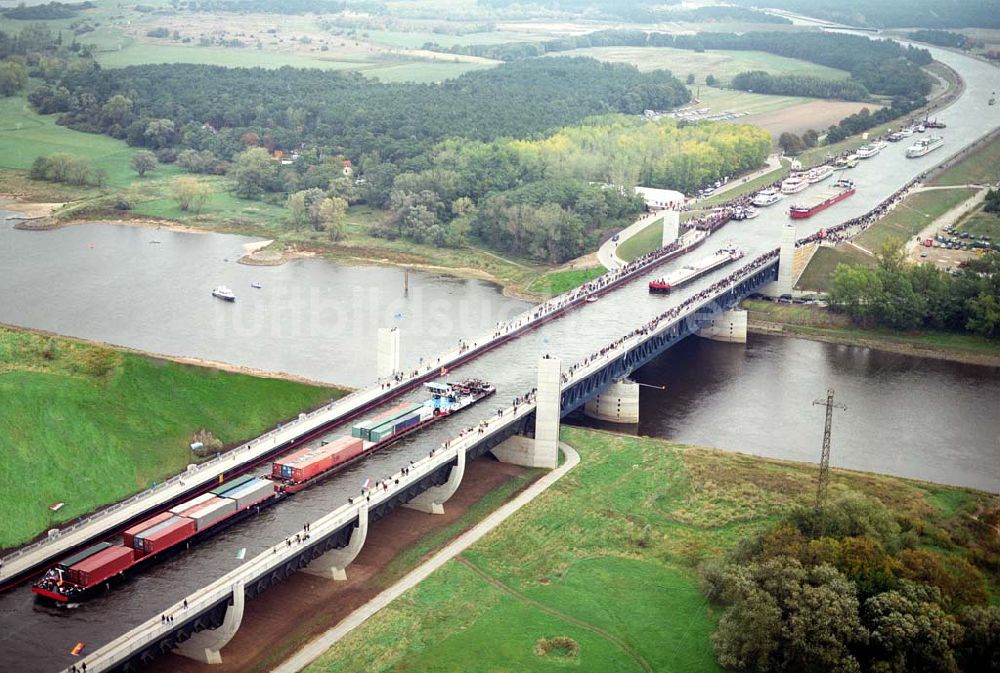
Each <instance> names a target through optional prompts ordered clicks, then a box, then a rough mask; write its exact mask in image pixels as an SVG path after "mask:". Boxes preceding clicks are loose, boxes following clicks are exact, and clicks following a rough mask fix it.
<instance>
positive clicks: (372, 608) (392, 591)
mask: <svg viewBox="0 0 1000 673" xmlns="http://www.w3.org/2000/svg"><path fill="white" fill-rule="evenodd" d="M560 446H561V448H562V451H563V455H564V456H565V457H566V460H565V461H564V462H563V464H562V465H560V466H559V467H557V468H556V469H554V470H552V471H551V472H549V473H548V474H546V475H545V476H544V477H542V478H541V479H539V480H538V481H536V482H535V483H533V484H532V485H531V486H529V487H528V488H526V489H525V490H524V491H522V492H521V494H520V495H518V496H517V497H516V498H514V499H513V500H511V501H510V502H508V503H507V504H506V505H504V506H503V507H501V508H500V509H498V510H496V511H495V512H493V513H492V514H490V515H489V516H488V517H486V518H485V519H483V520H482V521H481V522H479V523H478V524H476V525H475V526H474V527H473V528H471V529H470V530H468V531H466V532H465V533H463V534H462V535H460V536H458V537H457V538H455V540H453V541H452V542H451V543H450V544H448V546H446V547H445V548H444V549H442V550H441V551H439V552H438V553H437V554H435V555H434V556H432V557H431V558H430V559H429V560H428V561H426V562H425V563H424V564H423V565H421V566H419V567H417V568H416V569H415V570H413V571H412V572H410V574H408V575H407V576H406V577H404V578H403V579H401V580H399V581H398V582H396V583H395V584H393V585H392V586H391V587H389V588H388V589H386V590H385V591H383V592H382V593H380V594H379V595H377V596H375V598H373V599H371V600H370V601H368V602H367V603H365V604H364V605H362V606H361V607H360V608H358V609H357V610H355V611H354V612H352V613H351V614H349V615H348V616H347V617H346V618H344V619H343V620H342V621H341V622H340V623H339V624H337V625H336V626H335V627H333V628H332V629H330V630H329V631H327V632H326V633H324V634H323V635H321V636H319V637H318V638H316V639H315V640H313V641H311V642H310V643H308V644H307V645H306V646H305V647H303V648H302V649H301V650H299V651H298V652H296V653H295V654H294V655H293V656H292V657H291V658H289V659H287V660H286V661H285V662H284V663H283V664H281V665H280V666H278V667H277V668H275V669H272V673H298V671H301V670H302V669H304V668H305V667H306V666H308V665H309V664H311V663H312V662H313V661H315V660H316V659H317V658H318V657H320V656H322V655H323V653H325V652H326V651H327V650H328V649H330V648H331V647H332V646H333V645H334V644H336V643H337V642H338V641H339V640H340V639H341V638H343V637H344V636H346V635H347V634H349V633H350V632H351V631H353V630H354V629H356V628H358V627H359V626H361V625H362V624H364V623H365V622H366V621H368V619H369V618H370V617H372V616H373V615H375V614H376V613H377V612H378V611H379V610H381V609H383V608H385V607H386V606H388V605H389V604H390V603H392V601H394V600H396V599H397V598H399V596H401V595H402V594H403V593H404V592H406V591H408V590H409V589H412V588H413V587H415V586H417V585H418V584H420V583H421V582H423V581H424V580H425V579H426V578H427V577H429V576H430V575H431V573H433V572H434V571H435V570H437V569H438V568H440V567H441V566H443V565H444V564H445V563H447V562H448V561H450V560H452V559H453V558H455V557H456V556H458V555H459V554H460V553H462V552H463V551H465V550H466V549H468V548H469V547H471V546H472V545H474V544H475V543H476V542H478V541H479V540H480V539H482V538H483V536H485V535H486V534H487V533H489V532H490V531H492V530H493V529H494V528H496V527H497V526H499V525H500V524H501V523H503V522H504V521H506V520H507V519H508V518H509V517H510V515H512V514H513V513H514V512H516V511H517V510H519V509H521V508H522V507H524V506H525V505H527V504H528V503H529V502H531V501H532V500H534V499H535V498H536V497H537V496H538V495H539V494H541V493H542V492H543V491H545V490H546V489H548V488H549V487H550V486H552V484H554V483H556V482H557V481H559V479H561V478H562V477H563V475H565V474H566V473H567V472H569V471H570V470H572V469H573V468H574V467H576V466H577V464H578V463H579V462H580V454H578V453H577V452H576V450H575V449H573V447H571V446H569V445H568V444H560Z"/></svg>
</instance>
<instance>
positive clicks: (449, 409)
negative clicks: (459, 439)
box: [268, 379, 496, 495]
mask: <svg viewBox="0 0 1000 673" xmlns="http://www.w3.org/2000/svg"><path fill="white" fill-rule="evenodd" d="M424 386H425V387H426V388H427V389H428V390H429V391H430V393H431V396H430V398H428V399H427V400H425V401H424V402H422V403H419V404H418V403H409V402H404V403H402V404H397V405H396V406H394V407H393V408H391V409H389V410H387V411H384V412H382V413H381V414H379V415H378V416H375V417H373V418H370V419H367V420H364V421H361V422H360V423H356V424H355V425H353V426H352V427H351V434H350V436H349V437H340V438H338V439H335V440H333V441H332V442H329V443H327V444H323V445H321V446H317V447H312V448H308V449H302V450H301V451H297V452H295V453H293V454H291V455H289V456H285V457H283V458H280V459H278V460H275V461H274V462H273V463H271V474H270V476H269V477H268V478H269V479H271V480H272V481H273V482H274V488H275V490H276V491H277V492H279V493H282V494H288V495H291V494H293V493H297V492H299V491H301V490H302V489H304V488H308V487H309V486H312V485H313V484H314V483H316V482H317V481H319V480H320V479H322V478H324V477H327V476H330V475H332V474H334V473H335V472H338V471H339V469H340V468H342V467H344V466H345V465H347V464H348V463H349V462H352V461H354V460H356V459H359V458H361V457H362V456H366V455H368V454H369V453H371V452H373V451H376V450H378V449H381V448H384V447H386V446H388V445H389V444H392V443H393V442H396V441H398V440H399V439H401V438H402V437H405V436H406V435H408V434H410V433H411V432H415V431H416V430H418V429H420V428H422V427H424V426H426V425H430V424H431V423H434V422H435V421H438V420H440V419H442V418H444V417H446V416H450V415H452V414H455V413H458V412H459V411H461V410H462V409H466V408H468V407H471V406H472V405H473V404H475V403H476V402H478V401H480V400H482V399H484V398H486V397H489V396H490V395H492V394H493V393H495V392H496V389H495V388H494V387H493V386H492V385H491V384H489V383H486V382H485V381H480V380H479V379H468V380H466V381H462V382H461V383H447V384H444V383H425V384H424Z"/></svg>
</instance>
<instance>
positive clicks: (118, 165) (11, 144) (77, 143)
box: [0, 96, 178, 188]
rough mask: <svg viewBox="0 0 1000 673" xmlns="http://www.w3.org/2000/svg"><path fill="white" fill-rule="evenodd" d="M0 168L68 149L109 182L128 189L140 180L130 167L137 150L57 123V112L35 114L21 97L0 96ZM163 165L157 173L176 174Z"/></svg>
mask: <svg viewBox="0 0 1000 673" xmlns="http://www.w3.org/2000/svg"><path fill="white" fill-rule="evenodd" d="M0 147H3V151H2V152H0V169H5V168H6V169H17V170H27V169H28V168H31V163H32V162H33V161H34V160H35V158H36V157H39V156H43V155H48V154H54V153H56V152H66V153H68V154H73V155H75V156H80V157H87V158H89V159H91V160H92V161H93V162H94V163H95V164H96V165H97V167H98V168H100V169H103V170H104V171H105V172H106V173H107V175H108V185H109V186H112V187H118V188H125V187H128V185H129V184H131V183H132V182H135V181H137V180H138V179H139V177H138V176H137V175H136V173H135V171H133V170H132V168H131V167H130V166H129V160H130V159H131V157H132V154H133V153H134V152H135V150H133V149H132V148H130V147H129V146H128V145H126V144H125V143H124V142H123V141H121V140H115V139H114V138H109V137H108V136H103V135H98V134H96V133H82V132H80V131H74V130H72V129H68V128H65V127H63V126H58V125H56V115H47V116H42V115H39V114H37V113H35V112H34V111H33V110H32V109H31V108H30V106H29V105H28V101H27V100H26V99H24V98H22V97H17V96H12V97H10V98H0ZM177 172H178V171H177V169H174V168H173V167H166V166H161V167H160V168H159V169H157V171H156V172H155V173H152V174H150V176H151V177H152V176H153V175H156V176H163V175H165V174H167V173H177Z"/></svg>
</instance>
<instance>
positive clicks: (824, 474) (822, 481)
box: [813, 388, 847, 520]
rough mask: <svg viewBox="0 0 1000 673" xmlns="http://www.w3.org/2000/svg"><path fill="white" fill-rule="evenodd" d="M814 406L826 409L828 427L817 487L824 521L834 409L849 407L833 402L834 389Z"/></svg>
mask: <svg viewBox="0 0 1000 673" xmlns="http://www.w3.org/2000/svg"><path fill="white" fill-rule="evenodd" d="M813 405H819V406H824V407H826V426H825V427H824V428H823V455H822V456H821V457H820V461H819V484H817V486H816V514H818V515H820V519H821V520H822V513H823V506H824V505H825V504H826V487H827V485H828V484H829V483H830V429H831V426H832V425H833V409H834V407H836V408H837V409H841V410H843V411H847V407H846V406H845V405H843V404H840V403H839V402H834V401H833V388H827V389H826V399H825V400H824V399H818V400H813Z"/></svg>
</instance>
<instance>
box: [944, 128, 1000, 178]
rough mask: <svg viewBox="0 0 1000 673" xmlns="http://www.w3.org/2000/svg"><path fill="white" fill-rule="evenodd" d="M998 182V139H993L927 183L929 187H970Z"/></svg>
mask: <svg viewBox="0 0 1000 673" xmlns="http://www.w3.org/2000/svg"><path fill="white" fill-rule="evenodd" d="M998 180H1000V138H994V139H993V141H992V142H989V143H986V144H985V145H983V146H982V147H980V148H978V149H977V150H976V151H975V152H973V153H972V154H970V155H969V156H967V157H965V158H963V159H962V160H961V161H960V162H958V163H957V164H955V165H954V166H952V167H951V168H948V169H947V170H944V171H942V172H941V174H940V175H937V176H935V177H934V179H932V180H930V181H928V183H927V184H929V185H972V184H986V183H990V182H993V183H995V182H997V181H998Z"/></svg>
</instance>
